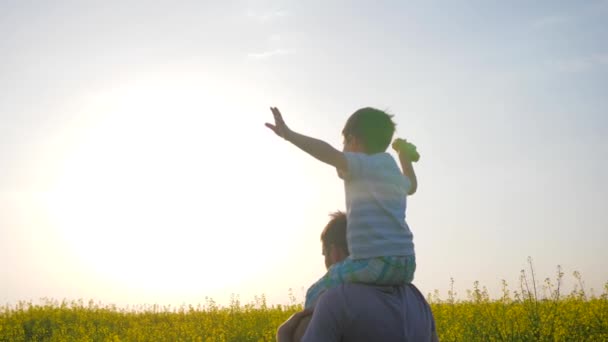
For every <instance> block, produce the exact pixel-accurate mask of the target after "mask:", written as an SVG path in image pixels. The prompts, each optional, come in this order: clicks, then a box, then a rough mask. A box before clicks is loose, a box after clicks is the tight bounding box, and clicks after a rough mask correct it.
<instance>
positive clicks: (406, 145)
mask: <svg viewBox="0 0 608 342" xmlns="http://www.w3.org/2000/svg"><path fill="white" fill-rule="evenodd" d="M391 146H392V147H393V150H395V152H397V153H398V154H399V155H402V154H403V155H405V156H406V157H407V158H408V159H409V160H410V161H413V162H417V161H418V160H419V159H420V154H419V153H418V151H416V146H415V145H414V144H412V143H410V142H408V141H407V140H405V139H401V138H397V139H395V140H394V141H393V144H392V145H391Z"/></svg>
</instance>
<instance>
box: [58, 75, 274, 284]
mask: <svg viewBox="0 0 608 342" xmlns="http://www.w3.org/2000/svg"><path fill="white" fill-rule="evenodd" d="M221 95H222V94H218V93H217V91H214V90H212V89H210V88H206V87H203V86H202V85H200V84H193V83H187V82H180V81H175V80H169V81H168V80H167V79H157V80H152V81H150V80H147V81H146V82H140V83H136V84H129V85H126V86H121V87H117V88H115V89H113V90H111V91H108V92H104V93H99V94H96V95H95V96H93V97H92V99H91V100H90V101H89V103H88V104H87V105H86V108H87V110H88V111H90V112H89V113H87V115H90V117H91V120H90V121H89V122H88V123H87V124H86V125H83V127H72V128H71V129H74V130H78V131H79V132H81V134H79V136H80V137H81V138H80V139H79V141H77V143H75V144H73V146H70V147H69V151H68V152H67V153H66V155H67V156H68V157H66V159H65V160H64V162H63V164H62V165H63V166H62V169H61V171H60V172H59V174H60V176H59V177H58V179H57V180H56V182H55V184H54V185H53V187H52V191H51V192H50V194H49V200H48V208H49V212H50V213H51V216H52V219H53V223H54V226H55V227H56V229H57V230H58V231H59V233H60V235H61V236H62V239H63V241H64V242H65V246H66V247H67V248H68V249H69V250H70V251H71V253H72V254H73V255H74V257H75V258H77V259H78V260H79V262H80V263H82V264H84V265H85V267H88V268H90V269H92V270H94V272H95V273H96V274H97V276H99V277H103V278H104V279H111V280H112V281H114V282H116V283H117V284H119V285H121V286H127V287H130V288H132V289H133V291H139V290H141V289H146V290H147V291H156V292H158V291H161V292H163V291H165V292H169V291H175V290H176V289H179V290H180V291H182V292H188V291H195V290H194V289H195V287H198V286H200V285H201V284H203V283H204V284H205V286H206V290H213V288H214V287H217V288H221V287H222V286H226V285H227V284H234V283H238V282H241V281H244V280H246V279H247V277H249V276H253V273H252V272H254V271H255V270H254V269H248V268H242V269H241V271H240V272H239V273H237V272H234V271H233V270H232V265H233V264H237V263H241V260H240V259H242V258H243V254H242V253H240V254H234V253H231V252H230V250H233V249H236V250H240V251H241V252H247V251H248V250H249V249H251V248H252V247H251V246H252V245H255V244H256V242H258V241H257V240H256V239H258V238H257V236H258V235H256V234H255V232H252V231H250V230H249V231H239V232H238V233H237V234H236V235H238V236H239V237H240V238H238V239H236V238H235V232H234V231H232V230H229V229H224V228H223V227H225V226H226V222H224V221H226V218H231V220H232V221H233V222H232V224H234V225H235V226H236V224H235V223H234V222H235V220H239V217H235V214H234V207H235V201H237V200H238V196H239V194H238V191H239V190H241V191H242V189H239V188H242V187H243V186H245V185H243V183H242V182H243V181H242V180H239V179H242V177H240V178H237V177H239V176H240V175H239V174H238V173H239V169H240V165H239V164H240V163H241V162H242V161H239V160H232V159H234V158H231V157H229V156H228V157H227V156H225V155H222V153H225V152H224V151H225V150H226V149H228V150H230V149H231V148H235V147H236V146H234V144H237V143H236V142H235V143H234V144H231V143H230V140H231V139H232V138H230V137H228V136H226V131H227V129H226V127H227V125H230V123H231V120H234V118H230V117H217V116H215V117H214V116H213V115H209V113H226V112H227V111H228V112H229V111H230V108H226V103H227V97H225V96H224V97H222V96H221ZM232 95H234V94H232ZM245 109H246V108H245ZM245 109H234V108H233V111H239V110H245ZM237 114H238V113H235V115H237ZM243 114H246V113H243ZM259 125H261V123H260V124H259ZM229 131H230V136H234V135H237V136H239V135H240V136H241V137H243V136H244V135H245V134H246V133H245V132H240V131H239V130H238V127H230V129H229ZM239 144H240V143H239ZM219 146H223V147H224V148H223V149H220V148H218V147H219ZM237 203H238V202H237ZM253 210H255V208H254V209H253ZM243 226H245V225H243ZM257 253H258V255H260V253H262V254H263V253H264V252H263V250H258V251H257Z"/></svg>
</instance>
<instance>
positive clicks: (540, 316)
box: [0, 267, 608, 342]
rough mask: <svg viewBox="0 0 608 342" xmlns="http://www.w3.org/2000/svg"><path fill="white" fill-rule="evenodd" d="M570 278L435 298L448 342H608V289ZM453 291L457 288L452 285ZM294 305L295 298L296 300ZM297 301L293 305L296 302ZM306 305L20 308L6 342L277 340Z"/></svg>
mask: <svg viewBox="0 0 608 342" xmlns="http://www.w3.org/2000/svg"><path fill="white" fill-rule="evenodd" d="M562 277H563V273H562V272H561V269H559V267H558V274H557V279H556V280H554V281H551V280H550V279H546V280H545V281H544V283H542V284H537V281H536V279H534V273H533V271H532V273H531V275H528V274H526V273H525V272H523V271H522V274H521V278H520V280H521V283H520V286H519V288H518V289H517V290H515V291H512V290H510V289H509V288H508V286H507V284H506V283H504V282H503V294H502V297H501V298H499V299H490V297H489V295H488V292H487V290H486V289H485V288H484V287H480V286H479V284H478V283H475V284H474V285H473V289H471V290H468V291H467V299H465V300H461V299H457V298H456V294H455V293H454V291H453V290H452V291H449V292H448V298H447V299H441V298H440V297H439V295H438V293H435V294H432V295H429V296H428V299H429V302H430V303H431V306H432V309H433V314H434V316H435V320H436V324H437V331H438V335H439V339H440V340H441V341H608V283H606V285H605V286H604V289H603V293H602V294H601V295H599V296H595V295H593V294H591V295H590V294H587V293H586V292H585V289H584V286H583V282H582V280H581V278H580V275H579V274H578V273H577V272H574V277H575V278H576V280H577V281H578V285H577V286H576V287H575V289H574V290H573V291H571V292H570V293H568V294H562V290H561V288H562ZM452 284H453V282H452ZM292 298H293V296H292ZM292 301H293V299H292ZM301 308H302V306H301V304H295V303H293V304H291V305H286V306H268V305H267V304H266V300H265V297H264V296H261V297H256V299H255V300H254V302H253V303H250V304H245V305H243V304H241V303H240V302H239V300H238V299H236V298H233V300H232V302H231V304H230V305H229V306H227V307H220V306H218V305H216V304H215V302H214V301H213V300H211V299H208V300H207V303H206V304H205V305H203V306H197V307H192V306H187V307H180V308H173V309H172V308H168V307H158V306H149V307H138V308H131V309H119V308H116V307H115V306H103V305H101V304H99V303H95V302H93V301H91V302H88V303H85V302H83V301H73V302H67V301H63V302H58V301H53V300H45V301H43V302H42V303H40V304H33V303H25V302H22V303H19V304H17V305H15V306H5V307H1V308H0V341H2V342H4V341H7V342H8V341H10V342H19V341H273V340H274V339H275V332H276V328H277V327H278V325H279V324H280V323H281V322H283V321H284V320H285V319H287V318H288V317H289V316H290V315H291V314H293V313H294V312H296V311H298V310H300V309H301Z"/></svg>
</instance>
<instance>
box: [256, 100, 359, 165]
mask: <svg viewBox="0 0 608 342" xmlns="http://www.w3.org/2000/svg"><path fill="white" fill-rule="evenodd" d="M270 110H271V111H272V114H273V116H274V125H272V124H269V123H267V124H266V127H268V128H270V129H272V130H273V131H274V132H275V133H276V134H277V135H278V136H280V137H282V138H283V139H285V140H287V141H289V142H291V143H292V144H294V145H296V146H297V147H299V148H300V149H301V150H302V151H304V152H306V153H308V154H310V155H311V156H313V157H315V158H317V159H318V160H320V161H322V162H324V163H326V164H329V165H332V166H334V167H335V168H337V169H338V170H343V171H346V170H347V167H348V166H347V162H346V157H345V156H344V153H342V152H341V151H338V150H336V149H335V148H333V147H332V146H331V145H330V144H328V143H326V142H324V141H322V140H319V139H315V138H311V137H308V136H305V135H303V134H299V133H296V132H294V131H292V130H291V129H289V128H288V127H287V125H286V124H285V121H284V120H283V116H282V115H281V112H279V109H278V108H275V107H270Z"/></svg>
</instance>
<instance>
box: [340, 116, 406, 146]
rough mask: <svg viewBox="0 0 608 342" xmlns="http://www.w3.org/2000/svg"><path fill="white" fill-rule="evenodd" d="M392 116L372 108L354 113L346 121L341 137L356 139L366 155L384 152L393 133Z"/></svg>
mask: <svg viewBox="0 0 608 342" xmlns="http://www.w3.org/2000/svg"><path fill="white" fill-rule="evenodd" d="M392 118H393V116H392V115H389V114H387V113H386V112H383V111H381V110H379V109H376V108H372V107H365V108H361V109H359V110H357V111H356V112H354V113H353V114H352V115H351V116H350V117H349V118H348V120H347V121H346V125H344V129H343V130H342V135H344V138H346V139H348V138H349V136H352V137H355V138H357V140H359V141H360V142H361V144H362V145H363V147H364V148H365V152H366V153H368V154H374V153H380V152H384V151H386V149H387V148H388V145H390V143H391V140H392V139H393V134H394V133H395V123H394V122H393V119H392Z"/></svg>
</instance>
